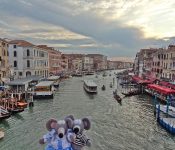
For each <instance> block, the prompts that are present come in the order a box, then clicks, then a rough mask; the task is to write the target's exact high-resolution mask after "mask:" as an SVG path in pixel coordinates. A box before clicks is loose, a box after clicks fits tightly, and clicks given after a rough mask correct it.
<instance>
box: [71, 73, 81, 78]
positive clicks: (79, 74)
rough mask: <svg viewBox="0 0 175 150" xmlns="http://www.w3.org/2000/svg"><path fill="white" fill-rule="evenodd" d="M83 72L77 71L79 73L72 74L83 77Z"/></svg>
mask: <svg viewBox="0 0 175 150" xmlns="http://www.w3.org/2000/svg"><path fill="white" fill-rule="evenodd" d="M82 76H83V74H82V73H81V72H77V73H74V74H72V77H82Z"/></svg>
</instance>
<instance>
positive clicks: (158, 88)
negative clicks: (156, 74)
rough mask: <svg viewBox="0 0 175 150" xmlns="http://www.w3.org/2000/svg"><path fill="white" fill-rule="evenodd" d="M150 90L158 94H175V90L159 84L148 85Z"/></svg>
mask: <svg viewBox="0 0 175 150" xmlns="http://www.w3.org/2000/svg"><path fill="white" fill-rule="evenodd" d="M148 88H150V89H154V90H156V91H157V92H161V93H163V94H166V95H169V94H175V90H173V89H170V88H167V87H164V86H160V85H157V84H148Z"/></svg>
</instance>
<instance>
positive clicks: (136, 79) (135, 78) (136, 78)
mask: <svg viewBox="0 0 175 150" xmlns="http://www.w3.org/2000/svg"><path fill="white" fill-rule="evenodd" d="M132 79H133V80H134V81H135V82H137V83H139V84H150V83H152V82H153V80H145V79H143V78H141V77H139V76H132Z"/></svg>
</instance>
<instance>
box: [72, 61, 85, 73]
mask: <svg viewBox="0 0 175 150" xmlns="http://www.w3.org/2000/svg"><path fill="white" fill-rule="evenodd" d="M72 65H73V70H74V71H82V70H83V61H82V59H81V58H75V59H73V60H72Z"/></svg>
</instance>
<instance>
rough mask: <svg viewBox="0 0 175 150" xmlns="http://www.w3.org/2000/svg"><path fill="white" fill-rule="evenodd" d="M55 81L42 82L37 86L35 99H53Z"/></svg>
mask: <svg viewBox="0 0 175 150" xmlns="http://www.w3.org/2000/svg"><path fill="white" fill-rule="evenodd" d="M53 85H54V81H41V82H40V83H38V84H37V85H36V86H35V89H34V91H35V93H34V96H33V98H41V97H42V98H53V95H54V91H55V88H54V86H53Z"/></svg>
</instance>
